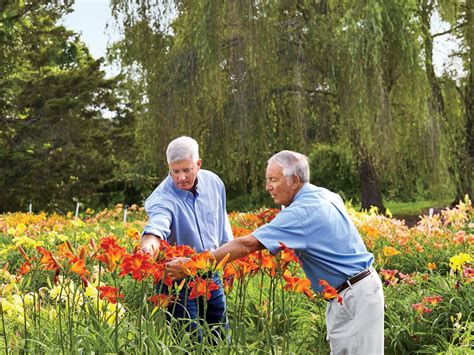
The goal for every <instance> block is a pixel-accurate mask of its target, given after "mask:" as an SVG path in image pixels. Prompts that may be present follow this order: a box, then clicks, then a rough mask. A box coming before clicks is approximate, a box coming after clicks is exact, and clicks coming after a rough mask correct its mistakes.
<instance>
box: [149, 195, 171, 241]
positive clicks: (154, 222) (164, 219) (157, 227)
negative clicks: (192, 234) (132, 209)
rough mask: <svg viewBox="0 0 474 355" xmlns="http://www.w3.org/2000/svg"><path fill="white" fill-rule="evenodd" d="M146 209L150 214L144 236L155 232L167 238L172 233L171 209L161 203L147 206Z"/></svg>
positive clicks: (160, 236) (158, 235)
mask: <svg viewBox="0 0 474 355" xmlns="http://www.w3.org/2000/svg"><path fill="white" fill-rule="evenodd" d="M145 210H146V213H147V214H148V223H147V225H146V226H145V228H144V230H143V233H142V236H144V235H145V234H153V235H156V236H157V237H159V238H162V239H165V240H167V239H168V237H169V235H170V233H171V222H172V220H173V215H172V213H171V211H170V210H169V209H168V208H166V207H164V206H161V205H159V204H155V205H151V206H145Z"/></svg>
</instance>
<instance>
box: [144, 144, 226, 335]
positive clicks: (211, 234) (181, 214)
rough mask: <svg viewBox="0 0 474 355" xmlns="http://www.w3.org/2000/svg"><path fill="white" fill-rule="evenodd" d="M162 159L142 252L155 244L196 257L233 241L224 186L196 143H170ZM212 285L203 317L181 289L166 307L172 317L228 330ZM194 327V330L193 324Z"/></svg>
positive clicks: (222, 300) (221, 293)
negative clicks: (164, 171)
mask: <svg viewBox="0 0 474 355" xmlns="http://www.w3.org/2000/svg"><path fill="white" fill-rule="evenodd" d="M166 157H167V160H168V166H169V175H168V177H167V178H166V179H165V180H163V181H162V182H161V183H160V185H159V186H158V187H157V188H156V189H155V191H153V193H152V194H151V195H150V196H149V197H148V199H147V200H146V202H145V211H146V212H147V214H148V223H147V225H146V226H145V228H144V231H143V234H142V241H141V244H142V251H143V252H145V253H150V254H153V253H154V252H155V251H156V250H158V249H159V239H163V240H166V241H168V242H169V243H170V244H174V245H189V246H190V247H193V248H194V249H195V250H196V251H197V252H203V251H213V250H215V249H216V248H218V247H220V246H221V245H223V244H224V243H227V242H228V241H230V240H232V239H233V236H232V229H231V227H230V223H229V220H228V217H227V211H226V192H225V187H224V183H223V182H222V180H221V179H220V178H219V177H218V176H217V175H216V174H214V173H212V172H211V171H208V170H204V169H201V159H200V158H199V146H198V143H197V142H196V141H195V140H194V139H192V138H190V137H185V136H183V137H179V138H176V139H175V140H173V141H172V142H171V143H169V145H168V148H167V150H166ZM183 276H184V275H183ZM213 281H214V282H215V283H216V284H217V285H219V289H218V290H215V291H212V294H211V298H210V299H209V300H208V301H207V310H206V314H198V312H199V313H202V312H203V310H204V309H205V307H203V306H202V305H201V306H199V304H198V302H200V301H201V300H200V299H199V298H198V299H189V298H188V297H187V296H188V295H187V291H186V288H183V290H181V292H180V295H179V303H178V304H177V305H172V306H170V307H171V309H170V310H171V311H173V315H174V316H175V317H176V318H189V319H194V320H198V319H205V320H206V321H207V322H208V324H210V325H211V326H212V325H224V326H225V327H227V316H226V300H225V295H224V291H223V287H222V283H221V280H220V278H219V276H218V275H217V274H216V275H214V276H213ZM166 291H167V290H166V289H163V290H159V292H166ZM193 325H194V326H193V328H196V325H197V323H193Z"/></svg>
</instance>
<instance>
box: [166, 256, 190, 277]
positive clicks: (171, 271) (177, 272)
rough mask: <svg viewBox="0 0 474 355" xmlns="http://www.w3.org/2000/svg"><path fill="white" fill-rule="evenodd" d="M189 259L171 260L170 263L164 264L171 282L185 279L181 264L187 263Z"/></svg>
mask: <svg viewBox="0 0 474 355" xmlns="http://www.w3.org/2000/svg"><path fill="white" fill-rule="evenodd" d="M188 260H189V258H173V259H172V260H171V261H169V262H167V263H166V266H165V270H166V272H167V273H168V275H169V276H170V277H171V279H172V280H173V281H176V280H181V279H182V278H184V277H186V273H185V272H184V270H183V268H182V267H181V264H183V263H185V262H186V261H188Z"/></svg>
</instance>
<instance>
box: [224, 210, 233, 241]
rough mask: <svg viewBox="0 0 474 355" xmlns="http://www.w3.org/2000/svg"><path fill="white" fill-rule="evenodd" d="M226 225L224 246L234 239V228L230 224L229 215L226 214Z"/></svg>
mask: <svg viewBox="0 0 474 355" xmlns="http://www.w3.org/2000/svg"><path fill="white" fill-rule="evenodd" d="M224 219H225V221H224V223H225V225H224V233H223V236H222V244H225V243H228V242H230V241H231V240H233V239H234V234H233V233H232V227H231V225H230V222H229V217H228V216H227V213H226V214H225V218H224Z"/></svg>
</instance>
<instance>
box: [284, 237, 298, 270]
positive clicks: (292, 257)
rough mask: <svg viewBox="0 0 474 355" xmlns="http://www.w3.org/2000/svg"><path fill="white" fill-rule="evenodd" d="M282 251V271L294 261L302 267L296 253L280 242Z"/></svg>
mask: <svg viewBox="0 0 474 355" xmlns="http://www.w3.org/2000/svg"><path fill="white" fill-rule="evenodd" d="M280 249H281V251H280V265H281V268H282V269H285V268H286V267H287V266H288V264H289V263H291V262H292V261H294V262H295V263H299V264H300V265H301V262H300V260H299V259H298V257H297V256H296V254H295V252H294V251H293V250H292V249H290V248H288V247H287V246H286V245H285V244H283V243H282V242H280Z"/></svg>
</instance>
